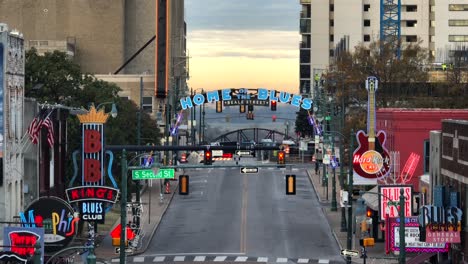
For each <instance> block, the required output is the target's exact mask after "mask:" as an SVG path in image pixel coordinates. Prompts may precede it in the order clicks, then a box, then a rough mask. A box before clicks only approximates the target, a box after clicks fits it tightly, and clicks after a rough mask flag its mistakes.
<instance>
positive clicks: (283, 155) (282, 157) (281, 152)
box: [278, 150, 286, 164]
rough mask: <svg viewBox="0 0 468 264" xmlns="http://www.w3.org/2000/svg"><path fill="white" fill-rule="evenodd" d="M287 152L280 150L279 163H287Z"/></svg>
mask: <svg viewBox="0 0 468 264" xmlns="http://www.w3.org/2000/svg"><path fill="white" fill-rule="evenodd" d="M285 158H286V153H285V152H284V151H283V150H280V151H278V164H285Z"/></svg>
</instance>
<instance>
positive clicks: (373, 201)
mask: <svg viewBox="0 0 468 264" xmlns="http://www.w3.org/2000/svg"><path fill="white" fill-rule="evenodd" d="M369 192H372V193H367V192H366V193H364V194H363V195H362V199H363V200H364V203H365V204H366V205H367V206H368V207H369V208H371V209H372V210H374V211H378V210H379V195H378V194H376V193H378V192H379V186H375V187H374V188H372V189H371V190H370V191H369Z"/></svg>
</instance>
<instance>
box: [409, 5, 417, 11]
mask: <svg viewBox="0 0 468 264" xmlns="http://www.w3.org/2000/svg"><path fill="white" fill-rule="evenodd" d="M406 12H418V6H417V5H407V6H406Z"/></svg>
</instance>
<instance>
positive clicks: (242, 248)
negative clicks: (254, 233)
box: [240, 175, 248, 253]
mask: <svg viewBox="0 0 468 264" xmlns="http://www.w3.org/2000/svg"><path fill="white" fill-rule="evenodd" d="M247 184H248V180H247V175H244V177H243V179H242V207H241V234H240V252H243V253H245V252H246V251H247V245H246V243H247V200H248V199H247V198H248V197H247Z"/></svg>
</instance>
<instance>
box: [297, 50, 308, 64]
mask: <svg viewBox="0 0 468 264" xmlns="http://www.w3.org/2000/svg"><path fill="white" fill-rule="evenodd" d="M299 54H300V56H299V57H300V62H301V63H310V50H300V52H299Z"/></svg>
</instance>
